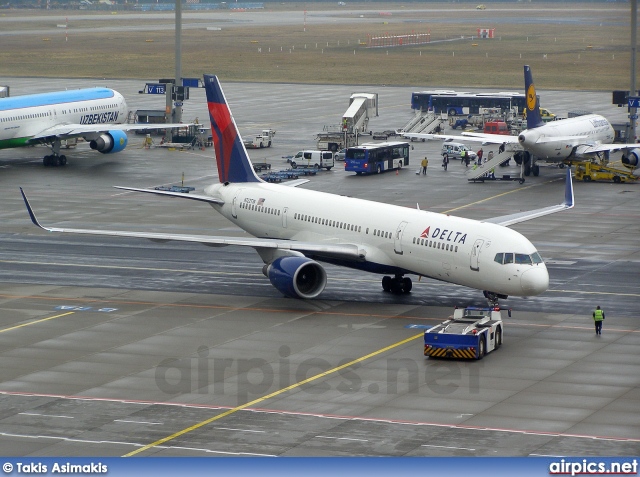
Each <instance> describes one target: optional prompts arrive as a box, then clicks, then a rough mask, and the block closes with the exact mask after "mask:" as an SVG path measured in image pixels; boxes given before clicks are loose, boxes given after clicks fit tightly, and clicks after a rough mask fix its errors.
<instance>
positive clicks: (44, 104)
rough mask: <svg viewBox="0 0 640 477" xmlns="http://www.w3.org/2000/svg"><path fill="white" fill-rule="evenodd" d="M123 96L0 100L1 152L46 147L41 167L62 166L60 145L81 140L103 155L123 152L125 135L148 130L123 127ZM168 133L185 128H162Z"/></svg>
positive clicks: (72, 93)
mask: <svg viewBox="0 0 640 477" xmlns="http://www.w3.org/2000/svg"><path fill="white" fill-rule="evenodd" d="M127 113H128V109H127V103H126V102H125V100H124V97H123V96H122V95H121V94H120V93H118V92H117V91H114V90H112V89H109V88H86V89H76V90H69V91H57V92H52V93H41V94H29V95H24V96H16V97H10V98H2V99H0V149H7V148H14V147H25V146H33V145H37V144H45V145H48V146H49V147H50V148H51V151H52V154H50V155H47V156H45V157H44V159H43V163H44V165H45V166H58V165H59V166H64V165H65V164H66V163H67V158H66V156H65V155H64V154H60V146H61V143H62V141H63V140H66V139H73V138H78V137H82V138H84V139H85V140H86V141H89V146H90V147H91V149H95V150H96V151H98V152H101V153H103V154H111V153H114V152H120V151H122V150H123V149H124V148H125V147H127V134H126V133H125V131H130V130H135V129H147V128H148V127H149V126H148V125H144V124H123V123H124V121H125V120H126V118H127ZM164 126H165V127H167V128H172V127H180V126H185V124H166V125H164Z"/></svg>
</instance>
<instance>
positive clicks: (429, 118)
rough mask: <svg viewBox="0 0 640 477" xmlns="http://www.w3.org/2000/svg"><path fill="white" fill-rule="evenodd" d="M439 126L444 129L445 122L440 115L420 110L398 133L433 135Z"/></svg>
mask: <svg viewBox="0 0 640 477" xmlns="http://www.w3.org/2000/svg"><path fill="white" fill-rule="evenodd" d="M438 126H440V130H442V129H444V121H443V119H442V116H441V115H440V114H435V113H434V112H433V111H422V110H418V111H416V114H415V116H414V117H413V118H411V119H410V120H409V122H408V123H407V124H405V125H404V127H403V128H402V129H399V130H398V131H397V133H398V134H399V135H402V134H405V133H423V134H432V133H435V132H436V129H437V128H438ZM412 141H413V139H412Z"/></svg>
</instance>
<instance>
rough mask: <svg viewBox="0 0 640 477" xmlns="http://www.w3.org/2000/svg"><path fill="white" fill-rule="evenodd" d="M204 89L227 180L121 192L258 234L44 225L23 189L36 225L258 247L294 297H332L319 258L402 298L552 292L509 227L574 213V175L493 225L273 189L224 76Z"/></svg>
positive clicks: (534, 256) (274, 278)
mask: <svg viewBox="0 0 640 477" xmlns="http://www.w3.org/2000/svg"><path fill="white" fill-rule="evenodd" d="M204 84H205V88H206V93H207V103H208V110H209V114H210V118H211V125H212V133H213V139H214V145H215V153H216V159H217V166H218V173H219V178H220V183H218V184H213V185H211V186H208V187H207V188H205V191H204V194H203V195H192V194H188V195H187V194H182V193H173V192H164V191H156V190H146V189H135V188H127V187H120V189H125V190H133V191H139V192H149V193H153V194H159V195H169V196H174V197H180V198H185V199H192V200H197V201H202V202H207V203H209V204H210V205H211V206H212V207H213V208H214V209H216V211H218V212H219V213H221V214H222V215H223V216H225V217H226V218H227V219H229V220H230V221H232V222H233V223H235V224H236V225H238V226H239V227H241V228H242V229H244V230H245V231H247V232H249V233H250V234H251V235H253V236H254V237H252V238H240V237H239V238H231V237H219V236H200V235H182V234H166V233H153V232H129V231H116V230H87V229H70V228H59V227H44V226H42V225H40V223H39V222H38V220H37V219H36V217H35V214H34V212H33V210H32V208H31V206H30V205H29V202H28V201H27V198H26V196H25V194H24V192H23V193H22V194H23V198H24V201H25V204H26V205H27V209H28V210H29V214H30V215H31V220H32V221H33V223H34V224H36V225H38V226H39V227H41V228H43V229H45V230H47V231H50V232H63V233H79V234H94V235H110V236H119V237H142V238H146V239H151V240H180V241H186V242H198V243H202V244H206V245H214V246H225V245H238V246H247V247H253V248H254V249H255V250H256V251H257V252H258V253H259V254H260V257H261V258H262V260H263V261H264V263H265V266H264V268H263V272H264V274H265V275H266V276H267V277H268V278H269V280H270V281H271V283H272V284H273V286H275V287H276V288H277V289H278V290H279V291H280V292H282V293H283V294H284V295H286V296H290V297H298V298H315V297H317V296H318V295H319V294H320V293H321V292H322V291H323V289H324V288H325V285H326V283H327V274H326V272H325V269H324V268H323V267H322V266H321V265H320V264H319V263H318V261H322V262H329V263H334V264H338V265H343V266H346V267H351V268H355V269H360V270H364V271H368V272H373V273H380V274H388V275H386V276H385V277H384V278H383V279H382V287H383V289H384V290H385V291H393V292H396V293H400V292H405V293H406V292H409V291H410V290H411V287H412V282H411V279H410V278H409V277H405V276H404V275H406V274H413V275H418V276H424V277H430V278H434V279H437V280H442V281H445V282H450V283H455V284H459V285H464V286H467V287H472V288H476V289H479V290H483V291H484V293H485V296H486V297H487V298H489V299H491V300H497V298H506V297H507V296H508V295H515V296H533V295H538V294H540V293H543V292H544V291H545V290H547V288H548V286H549V274H548V272H547V268H546V266H545V264H544V262H543V261H542V258H541V257H540V254H539V253H538V252H537V251H536V249H535V247H534V246H533V245H532V244H531V242H530V241H529V240H527V239H526V238H525V237H524V236H522V235H521V234H519V233H518V232H516V231H514V230H511V229H509V228H506V227H505V226H507V225H511V224H515V223H518V222H522V221H525V220H529V219H532V218H535V217H540V216H543V215H546V214H551V213H554V212H558V211H561V210H565V209H569V208H571V207H573V187H572V182H571V174H570V173H568V174H567V179H566V188H565V200H564V203H562V204H560V205H557V206H551V207H547V208H543V209H538V210H534V211H531V212H524V213H519V214H514V215H510V216H504V217H499V218H496V219H491V220H483V221H478V220H470V219H465V218H459V217H452V216H449V215H444V214H439V213H433V212H427V211H423V210H417V209H409V208H405V207H399V206H395V205H389V204H383V203H379V202H372V201H367V200H362V199H355V198H349V197H344V196H339V195H334V194H327V193H323V192H317V191H312V190H305V189H298V188H295V186H297V185H300V184H301V183H304V182H307V181H306V180H299V181H294V182H293V183H292V182H290V183H288V184H284V185H283V184H270V183H267V182H264V181H262V180H261V179H260V178H258V177H257V176H256V174H255V172H254V171H253V167H252V165H251V161H250V160H249V157H248V155H247V151H246V149H245V147H244V145H243V142H242V139H241V138H240V135H239V134H238V129H237V126H236V124H235V121H234V120H233V117H232V115H231V111H230V110H229V108H228V105H227V102H226V99H225V97H224V93H223V92H222V89H221V88H220V84H219V82H218V78H217V77H216V76H210V75H205V77H204Z"/></svg>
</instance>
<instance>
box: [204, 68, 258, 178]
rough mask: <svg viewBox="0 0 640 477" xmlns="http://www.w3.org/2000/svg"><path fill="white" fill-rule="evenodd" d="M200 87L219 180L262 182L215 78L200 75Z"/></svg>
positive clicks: (218, 82)
mask: <svg viewBox="0 0 640 477" xmlns="http://www.w3.org/2000/svg"><path fill="white" fill-rule="evenodd" d="M204 87H205V91H206V93H207V108H208V110H209V118H210V119H211V135H212V137H213V145H214V146H215V151H216V161H217V164H218V176H219V177H220V182H222V183H223V184H224V183H225V182H234V183H238V182H262V181H261V180H260V179H259V178H258V176H256V173H255V172H254V170H253V165H252V164H251V160H250V159H249V155H248V154H247V150H246V149H245V147H244V144H243V143H242V138H241V137H240V133H239V132H238V127H237V126H236V122H235V121H234V119H233V116H232V114H231V110H230V109H229V105H228V103H227V99H226V98H225V96H224V92H223V91H222V88H221V87H220V81H218V77H217V76H214V75H204Z"/></svg>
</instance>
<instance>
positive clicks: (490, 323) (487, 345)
mask: <svg viewBox="0 0 640 477" xmlns="http://www.w3.org/2000/svg"><path fill="white" fill-rule="evenodd" d="M510 314H511V312H509V315H510ZM503 327H504V325H503V321H502V312H501V310H500V308H498V307H491V308H479V307H467V308H456V310H455V311H454V313H453V317H452V318H450V319H448V320H446V321H444V322H442V323H440V324H439V325H436V326H434V327H432V328H429V329H427V330H425V332H424V355H425V356H429V357H434V358H470V359H482V358H483V357H484V355H485V354H487V353H490V352H491V351H493V350H496V349H498V348H499V347H500V346H501V345H502V332H503Z"/></svg>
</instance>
